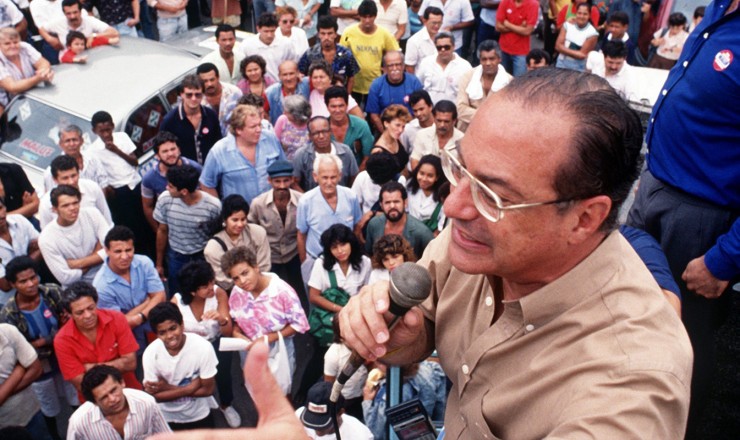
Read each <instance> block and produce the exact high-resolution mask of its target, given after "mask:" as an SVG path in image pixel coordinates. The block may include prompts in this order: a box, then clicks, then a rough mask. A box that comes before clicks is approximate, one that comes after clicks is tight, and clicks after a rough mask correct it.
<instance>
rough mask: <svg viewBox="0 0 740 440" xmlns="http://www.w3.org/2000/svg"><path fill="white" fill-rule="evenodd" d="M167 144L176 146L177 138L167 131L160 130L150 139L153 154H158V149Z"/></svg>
mask: <svg viewBox="0 0 740 440" xmlns="http://www.w3.org/2000/svg"><path fill="white" fill-rule="evenodd" d="M167 142H174V143H175V144H177V136H175V135H174V134H173V133H170V132H169V131H167V130H162V131H160V132H159V133H157V135H156V136H154V138H152V148H154V154H159V147H161V146H162V144H165V143H167Z"/></svg>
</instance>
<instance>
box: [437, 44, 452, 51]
mask: <svg viewBox="0 0 740 440" xmlns="http://www.w3.org/2000/svg"><path fill="white" fill-rule="evenodd" d="M451 49H452V45H450V44H443V45H441V46H437V51H440V52H441V51H443V50H444V51H447V50H451Z"/></svg>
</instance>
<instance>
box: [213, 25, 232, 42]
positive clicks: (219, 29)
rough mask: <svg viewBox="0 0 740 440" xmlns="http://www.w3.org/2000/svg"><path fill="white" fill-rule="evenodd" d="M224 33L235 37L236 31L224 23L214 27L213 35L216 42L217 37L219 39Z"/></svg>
mask: <svg viewBox="0 0 740 440" xmlns="http://www.w3.org/2000/svg"><path fill="white" fill-rule="evenodd" d="M224 32H227V33H228V32H231V33H232V34H234V36H236V29H234V26H232V25H230V24H226V23H221V24H220V25H218V26H216V32H215V34H214V35H215V37H216V39H217V40H218V37H220V36H221V34H222V33H224Z"/></svg>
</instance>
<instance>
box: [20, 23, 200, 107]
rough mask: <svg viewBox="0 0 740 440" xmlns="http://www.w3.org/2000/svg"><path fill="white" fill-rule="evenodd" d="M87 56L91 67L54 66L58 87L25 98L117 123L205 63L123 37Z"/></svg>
mask: <svg viewBox="0 0 740 440" xmlns="http://www.w3.org/2000/svg"><path fill="white" fill-rule="evenodd" d="M85 55H87V56H88V59H87V63H86V64H63V65H59V66H54V71H55V73H54V80H53V84H52V85H51V86H49V85H47V86H45V87H36V88H33V89H31V90H29V91H27V92H26V93H25V95H26V96H29V97H31V98H33V99H36V100H38V101H42V102H45V103H47V104H49V105H50V106H53V107H56V108H60V109H64V110H65V111H67V112H69V113H73V114H76V115H78V116H80V117H82V118H84V119H87V120H90V118H91V117H92V115H93V114H94V113H95V112H97V111H99V110H105V111H107V112H108V113H110V114H111V115H112V116H113V120H114V121H121V120H123V118H125V117H126V116H128V114H129V113H130V112H131V111H133V110H134V109H136V108H137V107H138V106H139V105H140V104H142V103H143V102H144V101H146V100H147V99H148V98H150V97H151V96H153V95H155V94H156V93H157V92H158V91H159V90H160V89H162V88H164V87H165V86H167V85H168V84H170V83H171V82H172V81H173V80H174V79H177V78H179V77H182V76H184V75H185V74H186V73H189V72H193V71H194V69H195V68H196V67H197V66H198V64H199V63H200V61H199V59H198V58H197V57H196V56H195V55H193V54H191V53H188V52H187V51H184V50H182V49H178V48H174V47H170V46H167V45H163V44H161V43H159V42H155V41H151V40H147V39H144V38H130V37H123V38H121V41H120V43H119V44H118V45H117V46H101V47H97V48H94V49H90V50H88V51H86V52H85ZM101 103H104V104H101Z"/></svg>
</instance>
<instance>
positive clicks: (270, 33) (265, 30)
mask: <svg viewBox="0 0 740 440" xmlns="http://www.w3.org/2000/svg"><path fill="white" fill-rule="evenodd" d="M277 27H278V19H277V17H276V16H275V14H272V13H265V14H262V15H261V16H259V17H258V18H257V35H254V36H252V37H250V38H247V39H245V40H244V41H243V42H242V44H241V50H242V54H243V55H244V57H245V58H246V57H248V56H250V55H259V56H261V57H262V58H264V59H265V62H266V63H267V69H266V70H267V71H266V72H265V75H266V76H268V77H270V78H272V79H273V81H277V80H278V79H279V76H278V73H279V72H278V67H279V66H280V65H281V63H282V62H283V61H288V60H293V61H296V60H298V56H296V53H295V51H294V50H293V45H292V44H291V42H290V40H289V39H287V38H285V37H282V36H277V35H275V31H276V30H277ZM273 123H275V122H274V121H273Z"/></svg>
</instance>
